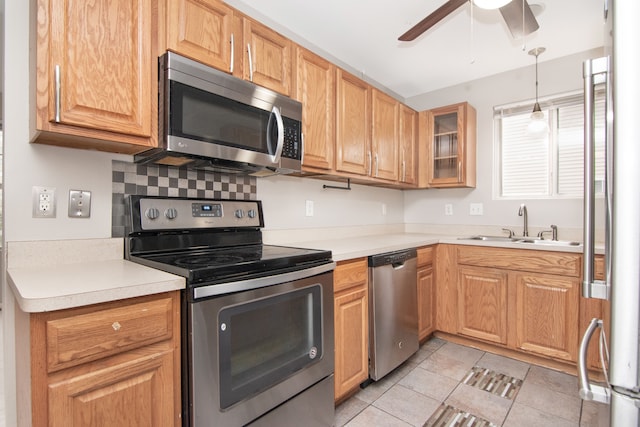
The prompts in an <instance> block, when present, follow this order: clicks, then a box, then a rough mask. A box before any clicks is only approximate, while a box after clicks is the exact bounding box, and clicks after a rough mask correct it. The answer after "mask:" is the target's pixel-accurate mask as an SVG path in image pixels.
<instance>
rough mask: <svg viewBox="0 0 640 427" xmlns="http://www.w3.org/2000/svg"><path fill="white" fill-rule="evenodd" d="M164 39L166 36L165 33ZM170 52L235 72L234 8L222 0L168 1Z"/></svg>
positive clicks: (237, 36) (239, 38)
mask: <svg viewBox="0 0 640 427" xmlns="http://www.w3.org/2000/svg"><path fill="white" fill-rule="evenodd" d="M161 36H162V34H161ZM166 38H167V39H166V43H167V49H169V50H171V51H174V52H176V53H179V54H181V55H184V56H187V57H189V58H191V59H193V60H195V61H198V62H201V63H203V64H207V65H210V66H212V67H215V68H218V69H220V70H222V71H226V72H233V66H234V64H233V63H232V61H233V59H234V58H233V57H234V55H233V53H232V47H233V46H232V38H233V43H234V44H235V43H242V34H234V32H233V9H231V8H230V7H228V6H226V5H225V4H224V3H222V2H221V1H218V0H197V1H196V0H172V1H167V20H166Z"/></svg>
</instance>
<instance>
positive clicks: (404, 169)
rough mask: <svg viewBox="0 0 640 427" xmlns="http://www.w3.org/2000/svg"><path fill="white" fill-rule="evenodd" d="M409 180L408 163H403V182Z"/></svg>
mask: <svg viewBox="0 0 640 427" xmlns="http://www.w3.org/2000/svg"><path fill="white" fill-rule="evenodd" d="M406 180H407V162H405V161H404V160H403V161H402V182H405V181H406Z"/></svg>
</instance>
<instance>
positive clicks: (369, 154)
mask: <svg viewBox="0 0 640 427" xmlns="http://www.w3.org/2000/svg"><path fill="white" fill-rule="evenodd" d="M367 157H368V158H369V167H368V170H367V175H373V169H372V168H371V150H369V151H368V152H367Z"/></svg>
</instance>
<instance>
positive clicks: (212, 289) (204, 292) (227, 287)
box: [193, 262, 336, 300]
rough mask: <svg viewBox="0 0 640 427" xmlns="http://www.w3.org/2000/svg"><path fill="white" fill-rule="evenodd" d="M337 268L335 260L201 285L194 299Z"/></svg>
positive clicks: (244, 289) (195, 291)
mask: <svg viewBox="0 0 640 427" xmlns="http://www.w3.org/2000/svg"><path fill="white" fill-rule="evenodd" d="M335 268H336V263H335V262H329V263H326V264H322V265H318V266H315V267H310V268H305V269H303V270H296V271H289V272H287V273H282V274H275V275H273V276H265V277H257V278H254V279H247V280H239V281H237V282H228V283H216V284H215V285H209V286H200V287H197V288H194V289H193V299H194V300H198V299H201V298H207V297H211V296H215V295H224V294H230V293H233V292H240V291H249V290H251V289H258V288H264V287H265V286H271V285H278V284H281V283H287V282H293V281H296V280H302V279H305V278H307V277H311V276H315V275H317V274H322V273H326V272H329V271H332V270H333V269H335Z"/></svg>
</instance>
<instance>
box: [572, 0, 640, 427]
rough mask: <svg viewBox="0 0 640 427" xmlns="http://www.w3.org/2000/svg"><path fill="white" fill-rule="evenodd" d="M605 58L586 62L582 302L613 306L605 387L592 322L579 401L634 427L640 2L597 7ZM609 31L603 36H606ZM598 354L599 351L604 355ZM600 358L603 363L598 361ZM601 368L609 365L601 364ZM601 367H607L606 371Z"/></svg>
mask: <svg viewBox="0 0 640 427" xmlns="http://www.w3.org/2000/svg"><path fill="white" fill-rule="evenodd" d="M603 3H604V4H605V10H607V9H608V16H605V19H606V21H607V38H609V34H611V38H609V40H610V41H611V49H608V52H607V53H608V54H609V55H608V56H606V57H604V58H598V59H594V60H591V61H587V62H585V64H584V77H585V209H584V227H585V233H584V234H585V235H584V237H585V240H584V252H585V257H584V258H585V262H584V282H583V289H582V292H583V296H584V297H587V298H601V299H609V300H610V301H611V325H610V329H611V332H610V341H611V344H610V355H609V362H608V382H607V383H606V384H604V385H592V384H590V383H589V380H588V378H587V369H586V350H587V345H588V343H589V339H590V338H591V336H592V335H593V333H594V332H595V331H596V330H597V329H598V328H602V327H603V321H602V319H593V320H592V321H591V324H590V325H589V327H588V329H587V330H586V331H585V334H584V337H583V339H582V342H581V344H580V352H579V354H580V357H579V359H580V360H579V380H580V396H581V397H582V398H583V399H585V400H596V401H600V402H604V403H609V404H610V405H611V408H610V409H611V418H610V419H611V426H615V427H619V426H634V427H635V426H640V46H639V45H638V41H639V40H640V25H639V22H640V2H639V1H638V0H616V1H615V5H614V4H613V0H605V1H603ZM610 29H611V30H612V31H611V32H610V33H609V30H610ZM601 84H604V85H605V87H606V91H607V95H606V109H605V111H606V114H605V118H606V119H605V121H606V135H607V138H606V139H607V143H606V144H605V145H606V146H607V149H606V153H607V154H606V167H605V169H606V179H605V181H606V184H605V186H604V187H605V198H604V201H605V202H604V205H605V208H604V210H605V211H606V212H605V221H604V222H605V223H606V225H605V265H606V268H605V271H606V273H605V280H603V281H597V280H593V272H594V268H593V255H594V243H593V242H594V220H595V216H596V211H595V209H594V206H595V202H594V193H595V184H594V182H593V157H594V150H593V143H594V133H595V131H594V129H595V128H594V126H595V123H594V112H593V111H594V109H593V100H594V91H595V87H597V86H599V85H601ZM603 354H604V352H603ZM604 359H606V358H604ZM605 365H607V364H606V363H605ZM605 367H606V366H605Z"/></svg>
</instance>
